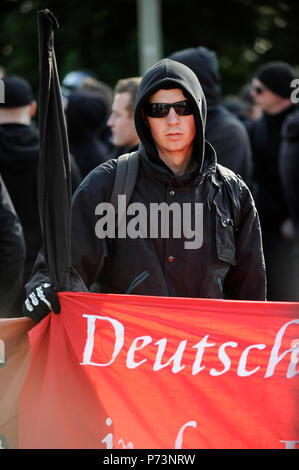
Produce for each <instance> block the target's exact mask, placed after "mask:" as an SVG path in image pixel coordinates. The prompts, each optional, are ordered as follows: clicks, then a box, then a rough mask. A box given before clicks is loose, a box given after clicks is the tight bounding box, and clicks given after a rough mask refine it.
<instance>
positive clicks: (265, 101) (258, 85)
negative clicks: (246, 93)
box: [251, 78, 281, 113]
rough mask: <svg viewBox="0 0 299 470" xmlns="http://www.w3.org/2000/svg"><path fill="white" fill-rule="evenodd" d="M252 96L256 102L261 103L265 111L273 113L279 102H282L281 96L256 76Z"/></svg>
mask: <svg viewBox="0 0 299 470" xmlns="http://www.w3.org/2000/svg"><path fill="white" fill-rule="evenodd" d="M251 96H252V97H253V99H254V102H255V103H256V104H257V105H259V106H260V107H261V108H262V109H263V111H266V112H268V113H271V111H272V110H273V109H275V108H276V106H277V104H279V103H280V101H281V97H280V96H278V95H276V94H275V93H273V92H272V91H271V90H269V89H268V88H266V87H265V85H263V83H262V82H261V81H260V80H258V79H257V78H254V79H253V80H252V86H251Z"/></svg>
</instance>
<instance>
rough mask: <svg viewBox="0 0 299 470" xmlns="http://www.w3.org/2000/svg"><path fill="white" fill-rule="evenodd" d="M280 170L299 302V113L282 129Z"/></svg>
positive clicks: (294, 293)
mask: <svg viewBox="0 0 299 470" xmlns="http://www.w3.org/2000/svg"><path fill="white" fill-rule="evenodd" d="M279 169H280V175H281V181H282V189H283V192H284V196H285V200H286V204H287V207H288V211H289V216H290V219H291V221H292V223H293V227H294V232H295V233H294V236H295V240H294V246H293V257H292V270H293V275H294V283H293V284H292V286H291V287H292V296H291V300H293V301H296V302H298V301H299V184H298V182H299V111H298V112H296V113H294V114H291V115H290V116H288V117H287V119H286V120H285V122H284V124H283V128H282V141H281V146H280V155H279Z"/></svg>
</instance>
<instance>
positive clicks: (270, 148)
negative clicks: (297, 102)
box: [249, 106, 295, 230]
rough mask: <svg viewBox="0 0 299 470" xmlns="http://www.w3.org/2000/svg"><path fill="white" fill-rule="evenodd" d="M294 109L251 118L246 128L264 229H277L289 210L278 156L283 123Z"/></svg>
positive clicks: (291, 107) (292, 107)
mask: <svg viewBox="0 0 299 470" xmlns="http://www.w3.org/2000/svg"><path fill="white" fill-rule="evenodd" d="M294 111H295V106H290V107H289V108H287V109H285V110H284V111H282V112H281V113H278V114H267V113H264V114H263V116H262V117H261V118H260V119H258V120H256V121H252V123H251V126H250V128H249V131H250V139H251V146H252V153H253V161H254V181H255V183H256V184H257V187H256V196H255V200H256V203H257V207H258V211H259V216H260V220H261V224H262V227H263V228H264V229H268V228H269V229H270V230H271V229H273V228H274V229H278V228H279V227H280V225H281V222H282V221H283V220H284V219H285V218H286V217H287V214H288V210H287V206H286V201H285V198H284V194H283V191H282V186H281V179H280V175H279V164H278V155H279V148H280V143H281V129H282V125H283V123H284V121H285V119H286V118H287V116H288V115H290V114H291V113H293V112H294Z"/></svg>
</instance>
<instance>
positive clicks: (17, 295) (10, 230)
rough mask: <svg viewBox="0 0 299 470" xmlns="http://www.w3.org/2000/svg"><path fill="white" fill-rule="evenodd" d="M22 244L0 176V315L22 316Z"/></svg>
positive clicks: (22, 240) (18, 222) (16, 222)
mask: <svg viewBox="0 0 299 470" xmlns="http://www.w3.org/2000/svg"><path fill="white" fill-rule="evenodd" d="M24 261H25V243H24V237H23V231H22V226H21V224H20V221H19V219H18V217H17V215H16V213H15V210H14V207H13V204H12V202H11V199H10V197H9V194H8V192H7V189H6V187H5V185H4V183H3V180H2V178H1V176H0V317H2V318H8V317H18V316H21V315H22V307H21V306H22V300H23V296H22V292H23V268H24Z"/></svg>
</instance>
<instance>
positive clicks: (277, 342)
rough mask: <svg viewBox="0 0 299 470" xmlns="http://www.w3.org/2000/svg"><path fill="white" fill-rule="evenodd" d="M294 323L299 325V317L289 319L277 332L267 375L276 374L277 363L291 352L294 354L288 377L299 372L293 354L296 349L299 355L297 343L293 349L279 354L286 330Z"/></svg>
mask: <svg viewBox="0 0 299 470" xmlns="http://www.w3.org/2000/svg"><path fill="white" fill-rule="evenodd" d="M292 323H295V324H297V325H298V324H299V319H297V320H291V321H289V322H288V323H286V324H285V325H283V327H282V328H280V330H279V332H278V333H277V335H276V338H275V343H274V346H273V348H272V351H271V356H270V360H269V364H268V369H267V372H266V374H265V377H271V375H273V374H274V370H275V367H276V365H277V364H278V363H279V362H280V361H281V360H282V359H283V358H284V356H285V355H286V354H288V353H289V352H291V353H292V356H291V361H290V365H289V368H288V372H287V378H288V379H290V378H291V377H294V375H296V374H298V373H299V371H296V362H295V361H294V354H293V351H294V350H295V351H296V354H297V355H298V352H299V348H298V346H297V345H295V347H292V348H291V349H288V350H287V351H284V353H282V354H281V355H280V356H278V352H279V349H280V346H281V341H282V338H283V335H284V332H285V330H286V329H287V327H288V326H289V325H291V324H292Z"/></svg>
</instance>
